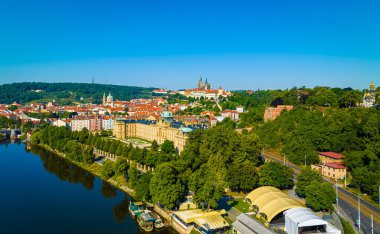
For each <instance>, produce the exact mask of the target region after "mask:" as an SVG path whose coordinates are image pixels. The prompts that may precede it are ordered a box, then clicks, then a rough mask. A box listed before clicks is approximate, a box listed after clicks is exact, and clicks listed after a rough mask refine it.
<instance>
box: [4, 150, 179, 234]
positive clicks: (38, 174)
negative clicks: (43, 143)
mask: <svg viewBox="0 0 380 234" xmlns="http://www.w3.org/2000/svg"><path fill="white" fill-rule="evenodd" d="M130 200H131V197H130V196H128V194H126V193H124V192H123V191H120V190H118V189H116V188H114V187H113V186H111V185H110V184H109V183H107V182H104V181H102V180H100V179H98V178H97V177H94V176H93V175H91V174H90V173H88V172H86V171H85V170H83V169H81V168H79V167H77V166H76V165H74V164H71V163H70V162H68V161H66V160H64V159H62V158H60V157H57V156H55V155H54V154H52V153H50V152H47V151H46V150H43V149H40V148H33V149H32V150H27V149H26V145H25V144H23V143H9V144H8V143H3V144H0V233H4V234H11V233H22V234H24V233H38V234H42V233H49V234H50V233H65V234H68V233H81V234H84V233H91V234H94V233H112V234H116V233H124V234H125V233H143V231H141V230H140V229H139V226H138V225H137V223H136V221H135V220H134V219H132V218H131V216H130V214H129V212H128V202H129V201H130ZM156 233H162V234H164V233H165V234H166V233H174V231H172V230H171V229H166V230H163V231H161V232H156Z"/></svg>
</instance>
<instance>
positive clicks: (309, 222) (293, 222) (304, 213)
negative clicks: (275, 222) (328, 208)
mask: <svg viewBox="0 0 380 234" xmlns="http://www.w3.org/2000/svg"><path fill="white" fill-rule="evenodd" d="M284 215H285V230H286V232H287V233H288V234H298V233H299V229H300V228H307V227H321V229H322V230H323V231H322V232H321V233H331V234H340V233H341V231H340V230H338V229H336V228H334V227H333V226H332V225H330V224H329V223H328V222H327V221H325V220H323V219H321V218H320V217H318V216H317V215H316V214H314V213H313V212H312V211H311V210H309V209H307V208H302V207H299V208H292V209H289V210H287V211H285V212H284Z"/></svg>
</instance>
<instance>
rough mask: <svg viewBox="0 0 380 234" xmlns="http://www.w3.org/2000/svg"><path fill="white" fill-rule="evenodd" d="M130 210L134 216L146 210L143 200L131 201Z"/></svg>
mask: <svg viewBox="0 0 380 234" xmlns="http://www.w3.org/2000/svg"><path fill="white" fill-rule="evenodd" d="M128 208H129V212H130V213H131V215H132V217H133V218H135V217H136V216H138V215H139V214H141V213H143V212H144V208H145V207H144V203H142V202H141V201H138V202H130V203H129V205H128Z"/></svg>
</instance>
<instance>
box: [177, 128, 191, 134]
mask: <svg viewBox="0 0 380 234" xmlns="http://www.w3.org/2000/svg"><path fill="white" fill-rule="evenodd" d="M179 130H181V131H182V132H184V133H189V132H191V131H193V129H191V128H186V127H182V128H180V129H179Z"/></svg>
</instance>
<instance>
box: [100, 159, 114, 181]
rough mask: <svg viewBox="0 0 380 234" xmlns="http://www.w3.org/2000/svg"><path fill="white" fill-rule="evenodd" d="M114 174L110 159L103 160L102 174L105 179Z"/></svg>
mask: <svg viewBox="0 0 380 234" xmlns="http://www.w3.org/2000/svg"><path fill="white" fill-rule="evenodd" d="M114 174H115V165H114V163H113V162H111V161H105V162H104V164H103V168H102V176H103V177H104V178H106V179H109V178H111V177H112V176H113V175H114Z"/></svg>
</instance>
